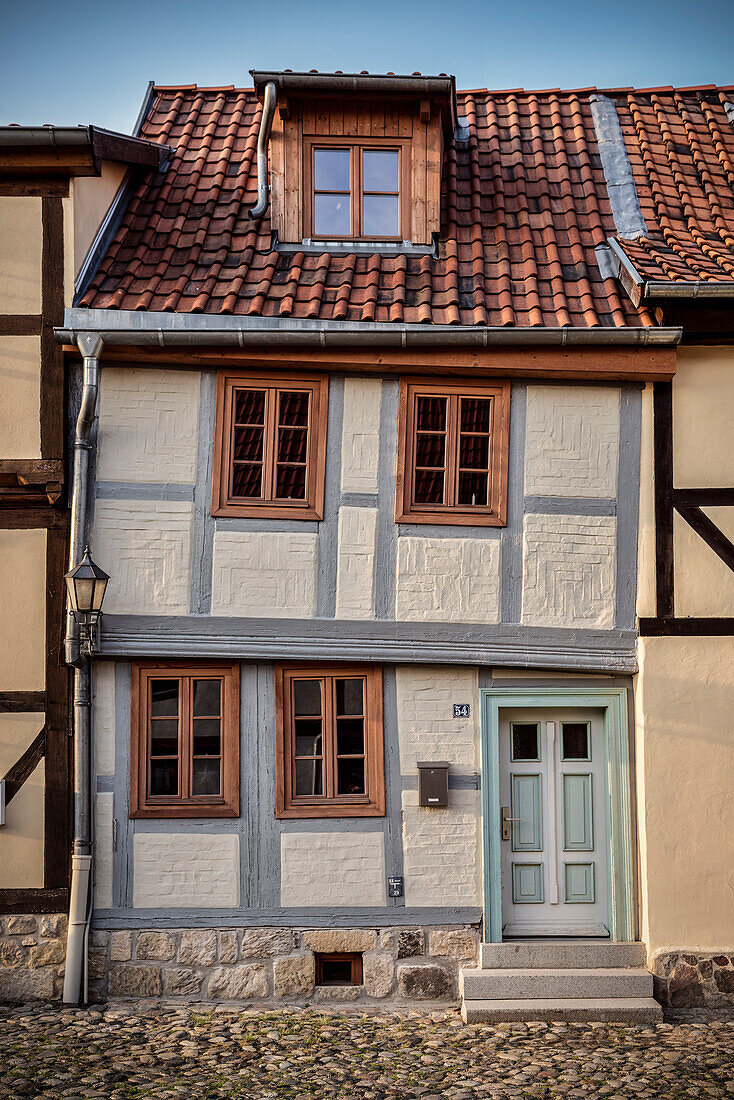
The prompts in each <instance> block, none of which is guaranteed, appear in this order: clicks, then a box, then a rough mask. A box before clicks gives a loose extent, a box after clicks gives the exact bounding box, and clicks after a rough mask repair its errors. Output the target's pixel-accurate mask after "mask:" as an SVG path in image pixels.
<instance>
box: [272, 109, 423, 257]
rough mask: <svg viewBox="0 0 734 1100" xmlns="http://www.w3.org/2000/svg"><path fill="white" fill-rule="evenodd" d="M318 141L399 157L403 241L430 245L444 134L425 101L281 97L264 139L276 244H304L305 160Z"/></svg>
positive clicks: (307, 216)
mask: <svg viewBox="0 0 734 1100" xmlns="http://www.w3.org/2000/svg"><path fill="white" fill-rule="evenodd" d="M321 139H323V140H324V143H325V144H328V145H331V146H333V145H334V144H335V143H340V142H342V141H343V143H344V146H345V147H347V146H350V145H352V144H354V145H358V146H360V147H361V148H365V147H368V146H369V143H370V142H372V141H374V147H375V148H382V149H385V148H395V149H400V153H401V173H400V184H401V195H400V208H401V215H400V224H401V234H402V237H403V239H404V240H407V241H409V242H410V243H411V244H414V245H430V244H432V243H433V234H434V233H438V232H439V228H440V222H441V167H442V164H443V149H444V144H443V143H444V127H443V125H442V119H441V114H440V112H439V111H438V110H437V109H436V108H435V106H434V105H433V104H432V103H431V100H430V99H425V98H424V99H412V98H410V99H399V100H392V99H384V98H383V99H372V98H369V99H368V98H365V97H356V96H355V97H352V96H349V97H344V96H343V95H339V96H336V95H333V96H331V95H322V96H314V97H311V98H303V99H298V100H294V99H292V98H285V97H281V98H280V100H279V103H278V108H277V109H276V112H275V118H274V120H273V129H272V133H271V138H270V188H271V217H272V227H273V229H274V230H275V231H276V232H277V234H278V240H279V241H280V242H282V243H285V244H298V243H300V242H301V241H303V240H304V239H307V238H309V237H310V221H311V219H310V210H311V159H310V158H311V156H312V150H313V148H314V146H318V143H319V140H321ZM391 142H394V145H392V144H391ZM354 239H356V240H359V237H356V238H350V240H354Z"/></svg>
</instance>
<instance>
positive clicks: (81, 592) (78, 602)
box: [64, 546, 110, 657]
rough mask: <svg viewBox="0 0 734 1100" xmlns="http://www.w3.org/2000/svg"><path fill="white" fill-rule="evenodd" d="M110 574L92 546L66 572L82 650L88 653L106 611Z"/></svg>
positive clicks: (94, 641)
mask: <svg viewBox="0 0 734 1100" xmlns="http://www.w3.org/2000/svg"><path fill="white" fill-rule="evenodd" d="M109 579H110V578H109V577H108V575H107V574H106V573H105V571H104V570H103V569H100V567H99V566H98V565H97V563H96V562H95V561H93V560H92V556H91V554H90V553H89V547H88V546H87V547H85V549H84V557H83V558H82V560H81V561H80V562H79V564H78V565H75V566H74V568H73V569H71V570H70V571H69V572H68V573H66V574H65V576H64V580H65V581H66V588H67V591H68V593H69V604H70V606H71V613H72V615H73V616H74V621H75V622H76V623H77V624H78V625H79V627H80V633H81V642H82V651H83V652H84V653H85V655H86V656H87V657H89V656H91V654H92V653H93V652H94V648H95V644H96V629H97V623H98V622H99V616H100V613H101V611H102V601H103V600H104V594H105V590H106V588H107V582H108V581H109Z"/></svg>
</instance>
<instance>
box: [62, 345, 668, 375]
mask: <svg viewBox="0 0 734 1100" xmlns="http://www.w3.org/2000/svg"><path fill="white" fill-rule="evenodd" d="M63 350H64V352H65V353H66V354H68V355H69V357H70V358H73V359H78V358H80V354H79V349H78V348H77V347H73V346H71V345H65V346H64V349H63ZM154 360H155V365H156V367H160V366H171V367H181V366H184V367H186V366H188V367H192V368H196V367H200V366H211V367H232V368H235V369H239V368H243V367H246V368H247V369H248V370H249V369H258V368H259V369H262V370H268V369H272V368H273V367H274V366H277V368H278V370H297V371H302V370H304V369H307V370H325V371H331V370H333V371H344V370H350V371H354V372H355V373H358V372H365V373H368V374H374V373H375V371H376V370H377V371H379V372H380V373H383V374H396V375H404V376H408V375H411V374H415V375H421V376H422V375H425V374H431V375H443V376H445V377H451V376H454V375H466V376H467V377H473V378H538V379H542V380H543V381H553V380H555V379H558V380H564V379H568V378H574V379H578V380H580V381H588V382H592V381H593V382H658V381H661V380H663V381H668V380H669V379H671V378H673V377H674V375H675V348H602V347H598V348H595V347H579V348H573V349H568V348H553V347H548V348H538V347H512V348H483V349H480V350H474V349H468V348H453V347H444V348H426V349H421V348H414V349H413V348H411V349H410V350H408V349H406V350H402V349H399V348H379V347H374V348H370V347H364V348H358V349H357V348H347V347H344V348H342V347H334V348H297V347H290V348H289V347H288V346H287V345H283V346H278V347H267V348H266V347H260V348H256V347H253V348H250V349H247V348H243V349H242V350H241V351H239V350H235V349H232V348H223V347H208V348H207V347H186V348H175V347H171V348H168V347H156V348H155V350H154V349H153V348H152V347H132V346H121V345H117V346H115V344H114V337H110V342H109V344H108V343H105V354H104V362H105V364H107V365H108V366H109V365H113V364H114V365H115V366H118V365H119V366H121V367H124V366H137V365H138V364H140V363H143V364H148V365H150V364H151V363H152V362H153V361H154Z"/></svg>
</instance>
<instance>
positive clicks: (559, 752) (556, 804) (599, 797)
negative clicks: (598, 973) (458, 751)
mask: <svg viewBox="0 0 734 1100" xmlns="http://www.w3.org/2000/svg"><path fill="white" fill-rule="evenodd" d="M500 797H501V802H502V806H503V807H505V809H504V810H503V815H504V817H505V819H507V818H509V821H510V823H511V827H510V828H509V829H508V830H507V831H506V836H507V840H504V841H503V843H502V911H503V925H504V927H503V932H504V935H506V936H533V935H535V936H543V935H553V936H563V935H568V936H574V935H575V936H579V935H583V936H607V935H609V921H608V914H607V821H606V803H607V787H606V771H605V747H604V725H603V715H602V712H601V711H595V710H590V709H589V710H587V709H584V710H581V709H575V708H574V709H567V708H560V707H557V708H556V707H549V708H543V709H542V710H541V709H540V708H527V709H522V710H521V709H512V710H510V709H507V710H503V711H501V714H500Z"/></svg>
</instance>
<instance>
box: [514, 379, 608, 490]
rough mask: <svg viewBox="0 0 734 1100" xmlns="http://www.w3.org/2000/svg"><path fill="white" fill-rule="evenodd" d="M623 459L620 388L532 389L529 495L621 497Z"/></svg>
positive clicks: (527, 456)
mask: <svg viewBox="0 0 734 1100" xmlns="http://www.w3.org/2000/svg"><path fill="white" fill-rule="evenodd" d="M618 458H619V390H618V389H615V388H613V387H608V386H582V385H578V384H576V385H573V386H528V389H527V414H526V427H525V492H526V493H527V494H529V495H536V496H564V497H616V495H617V464H618Z"/></svg>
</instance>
